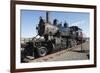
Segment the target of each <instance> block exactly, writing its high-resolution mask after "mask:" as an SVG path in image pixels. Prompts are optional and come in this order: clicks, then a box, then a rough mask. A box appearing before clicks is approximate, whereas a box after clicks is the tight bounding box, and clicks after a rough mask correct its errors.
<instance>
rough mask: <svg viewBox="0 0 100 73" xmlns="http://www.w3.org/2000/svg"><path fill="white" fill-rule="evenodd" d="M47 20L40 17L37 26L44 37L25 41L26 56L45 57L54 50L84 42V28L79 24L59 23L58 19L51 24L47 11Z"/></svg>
mask: <svg viewBox="0 0 100 73" xmlns="http://www.w3.org/2000/svg"><path fill="white" fill-rule="evenodd" d="M46 16H47V17H46V19H47V20H46V21H44V20H43V19H42V17H40V21H39V24H38V26H37V27H36V30H37V35H39V36H40V37H43V38H42V39H39V38H38V39H37V38H33V39H32V41H29V42H27V43H25V44H26V45H25V46H24V51H23V53H24V57H25V56H27V55H31V56H33V55H34V57H43V56H45V55H47V54H49V53H52V52H53V51H54V50H59V49H64V48H65V49H67V48H69V47H73V46H76V45H77V44H81V43H82V42H83V33H82V29H80V28H79V27H78V26H70V27H69V26H68V23H66V22H65V23H64V25H63V26H62V24H61V23H57V19H55V20H54V21H53V23H52V24H51V23H50V21H49V18H48V12H47V13H46Z"/></svg>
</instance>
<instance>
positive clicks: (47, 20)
mask: <svg viewBox="0 0 100 73" xmlns="http://www.w3.org/2000/svg"><path fill="white" fill-rule="evenodd" d="M46 22H47V23H48V22H49V12H48V11H47V12H46Z"/></svg>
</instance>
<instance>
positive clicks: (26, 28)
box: [20, 10, 90, 38]
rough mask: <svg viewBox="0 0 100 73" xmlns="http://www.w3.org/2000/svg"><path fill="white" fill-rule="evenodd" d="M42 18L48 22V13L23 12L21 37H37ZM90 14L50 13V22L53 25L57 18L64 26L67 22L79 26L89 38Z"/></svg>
mask: <svg viewBox="0 0 100 73" xmlns="http://www.w3.org/2000/svg"><path fill="white" fill-rule="evenodd" d="M40 16H42V18H43V19H44V20H46V11H35V10H21V16H20V17H21V24H20V25H21V37H22V38H31V37H34V36H36V35H37V31H36V26H37V25H38V23H39V17H40ZM89 17H90V14H89V13H82V12H81V13H79V12H60V11H50V12H49V18H50V19H49V20H50V22H51V23H53V20H54V19H55V18H56V19H57V20H58V23H61V22H62V25H63V24H64V22H65V21H66V22H67V23H68V25H69V26H73V25H74V26H78V27H79V28H81V29H82V30H83V33H84V35H85V36H86V37H89V33H90V31H89V30H90V28H89V26H90V23H89V22H90V21H89V20H90V19H89Z"/></svg>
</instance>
